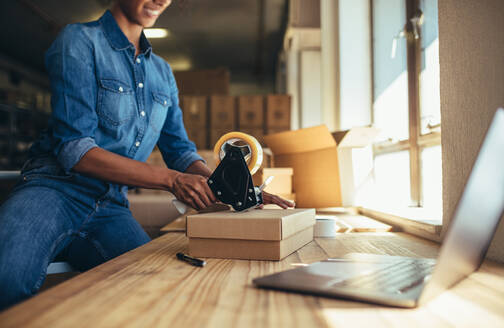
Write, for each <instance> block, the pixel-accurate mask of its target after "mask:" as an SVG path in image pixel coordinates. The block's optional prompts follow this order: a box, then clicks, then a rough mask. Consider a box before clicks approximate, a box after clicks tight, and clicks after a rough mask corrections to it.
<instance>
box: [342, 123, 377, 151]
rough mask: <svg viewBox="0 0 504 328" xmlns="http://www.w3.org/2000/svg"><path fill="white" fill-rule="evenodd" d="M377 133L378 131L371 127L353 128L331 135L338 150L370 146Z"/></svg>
mask: <svg viewBox="0 0 504 328" xmlns="http://www.w3.org/2000/svg"><path fill="white" fill-rule="evenodd" d="M379 132H380V130H379V129H377V128H373V127H355V128H351V129H350V130H345V131H336V132H334V133H333V134H332V135H333V138H334V140H336V143H337V144H338V147H339V148H343V147H344V148H360V147H366V146H367V145H369V144H371V143H372V142H373V140H374V138H376V136H377V135H378V133H379Z"/></svg>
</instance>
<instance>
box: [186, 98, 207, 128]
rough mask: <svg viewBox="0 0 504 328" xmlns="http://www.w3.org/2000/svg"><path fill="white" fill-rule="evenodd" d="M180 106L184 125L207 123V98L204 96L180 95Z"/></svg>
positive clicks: (202, 124) (191, 125) (201, 125)
mask: <svg viewBox="0 0 504 328" xmlns="http://www.w3.org/2000/svg"><path fill="white" fill-rule="evenodd" d="M180 107H181V108H182V112H183V113H184V124H185V126H186V127H193V126H197V127H206V126H207V125H208V110H207V98H206V97H205V96H180Z"/></svg>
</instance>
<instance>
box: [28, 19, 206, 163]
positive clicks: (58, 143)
mask: <svg viewBox="0 0 504 328" xmlns="http://www.w3.org/2000/svg"><path fill="white" fill-rule="evenodd" d="M140 50H141V53H140V55H139V56H138V57H137V58H135V48H134V46H133V44H131V43H130V42H129V41H128V39H127V38H126V36H125V35H124V34H123V32H122V31H121V30H120V28H119V26H118V25H117V23H116V21H115V19H114V17H113V16H112V14H111V13H110V12H109V11H107V12H106V13H105V14H104V15H103V16H102V17H101V18H100V19H99V20H98V21H95V22H90V23H86V24H71V25H68V26H67V27H65V29H64V30H63V31H62V32H61V34H60V35H59V36H58V38H57V39H56V41H54V43H53V44H52V46H51V47H50V48H49V50H48V51H47V53H46V68H47V71H48V73H49V77H50V81H51V89H52V90H51V91H52V99H51V102H52V109H53V112H52V116H51V120H50V123H49V129H48V131H47V133H46V134H45V135H43V136H42V138H40V139H39V141H38V142H36V143H35V144H34V146H33V147H32V148H31V152H30V155H31V157H38V156H40V155H42V154H51V155H53V157H54V159H55V160H56V161H57V162H58V163H59V164H60V165H61V166H62V168H63V169H64V170H65V171H66V172H69V171H70V170H71V168H72V167H73V166H74V165H75V164H76V163H77V162H78V161H79V160H80V159H81V158H82V156H83V155H84V154H85V153H86V152H87V151H89V150H90V149H92V148H93V147H101V148H104V149H106V150H108V151H111V152H114V153H116V154H119V155H122V156H126V157H129V158H132V159H135V160H139V161H145V160H146V159H147V157H149V155H150V153H151V152H152V150H153V148H154V146H155V145H156V143H157V145H158V147H159V149H160V150H161V152H162V154H163V158H164V160H165V162H166V164H167V166H168V167H169V168H172V169H175V170H178V171H185V170H186V169H187V167H188V166H189V165H190V164H191V163H193V162H194V161H196V160H202V158H201V157H200V156H199V155H197V153H196V147H195V145H194V143H193V142H191V141H189V140H188V138H187V133H186V131H185V128H184V124H183V121H182V111H181V110H180V107H179V100H178V89H177V85H176V83H175V79H174V77H173V73H172V71H171V68H170V66H169V65H168V64H167V63H166V62H165V61H164V60H163V59H161V58H160V57H158V56H157V55H155V54H154V53H153V52H152V48H151V45H150V43H149V41H148V40H147V39H146V38H145V35H144V34H143V33H142V36H141V40H140Z"/></svg>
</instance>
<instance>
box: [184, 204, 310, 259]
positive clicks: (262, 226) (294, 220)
mask: <svg viewBox="0 0 504 328" xmlns="http://www.w3.org/2000/svg"><path fill="white" fill-rule="evenodd" d="M314 225H315V210H314V209H288V210H280V209H263V210H250V211H246V212H233V211H225V212H213V213H204V214H196V215H188V216H187V228H186V234H187V236H188V237H189V254H190V255H191V256H195V257H215V258H229V259H243V260H281V259H283V258H284V257H286V256H288V255H289V254H291V253H293V252H295V251H296V250H298V249H299V248H301V247H303V246H304V245H306V244H307V243H309V242H310V241H312V240H313V226H314Z"/></svg>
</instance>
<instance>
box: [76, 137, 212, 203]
mask: <svg viewBox="0 0 504 328" xmlns="http://www.w3.org/2000/svg"><path fill="white" fill-rule="evenodd" d="M197 162H200V161H197ZM195 163H196V162H195ZM200 163H201V165H204V164H203V162H200ZM194 165H195V164H194V163H193V164H192V165H191V166H190V167H192V166H194ZM198 167H199V166H198ZM205 167H206V166H205ZM207 169H208V168H207ZM73 170H74V171H76V172H79V173H83V174H86V175H89V176H92V177H95V178H98V179H101V180H105V181H110V182H114V183H119V184H124V185H130V186H138V187H142V188H148V189H161V190H167V191H171V192H172V193H173V194H174V195H175V197H177V199H179V200H180V201H182V202H184V203H186V204H188V205H190V206H191V207H193V208H195V209H202V208H205V207H208V206H210V205H212V204H213V203H215V202H216V201H217V199H216V198H215V196H214V194H213V193H212V191H211V190H210V188H209V187H208V185H207V183H206V180H207V179H206V178H205V177H203V176H202V175H199V174H185V173H181V172H178V171H175V170H170V169H168V168H166V167H157V166H152V165H149V164H147V163H144V162H140V161H135V160H132V159H129V158H127V157H124V156H120V155H117V154H114V153H112V152H109V151H107V150H105V149H103V148H99V147H95V148H92V149H91V150H89V151H88V152H86V154H84V156H83V157H82V158H81V159H80V161H79V162H78V163H77V164H76V165H75V166H74V167H73Z"/></svg>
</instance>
